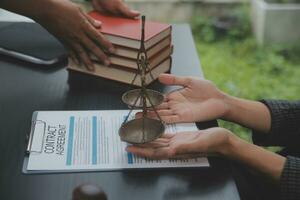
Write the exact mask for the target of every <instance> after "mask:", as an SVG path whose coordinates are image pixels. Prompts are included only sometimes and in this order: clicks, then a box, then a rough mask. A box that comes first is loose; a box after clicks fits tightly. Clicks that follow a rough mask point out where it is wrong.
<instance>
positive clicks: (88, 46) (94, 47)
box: [82, 37, 110, 66]
mask: <svg viewBox="0 0 300 200" xmlns="http://www.w3.org/2000/svg"><path fill="white" fill-rule="evenodd" d="M82 44H83V45H84V46H85V48H86V49H88V50H89V51H90V52H91V53H92V54H94V55H95V56H96V57H97V58H98V60H99V61H101V62H103V63H104V65H105V66H108V65H110V61H109V59H108V57H107V56H106V55H105V53H104V52H103V51H102V50H101V49H100V47H99V46H97V45H96V44H95V43H94V42H93V41H91V40H90V39H89V38H88V37H86V38H82Z"/></svg>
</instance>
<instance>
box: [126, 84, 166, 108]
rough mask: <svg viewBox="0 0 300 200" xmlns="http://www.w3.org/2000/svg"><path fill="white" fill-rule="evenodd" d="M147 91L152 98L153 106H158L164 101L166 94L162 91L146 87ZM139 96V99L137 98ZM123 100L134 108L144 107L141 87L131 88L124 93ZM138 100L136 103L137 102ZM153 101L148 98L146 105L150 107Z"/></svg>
mask: <svg viewBox="0 0 300 200" xmlns="http://www.w3.org/2000/svg"><path fill="white" fill-rule="evenodd" d="M146 92H147V94H148V97H149V98H150V100H151V103H152V104H153V106H158V105H159V104H161V103H162V102H163V101H164V95H163V94H162V93H160V92H157V91H155V90H150V89H146ZM137 98H138V99H137ZM122 101H123V102H124V103H125V104H127V105H128V106H130V107H133V108H142V107H143V101H142V98H141V89H135V90H130V91H128V92H126V93H125V94H123V96H122ZM135 102H136V104H135ZM151 103H150V102H149V99H148V98H146V107H147V108H150V107H151Z"/></svg>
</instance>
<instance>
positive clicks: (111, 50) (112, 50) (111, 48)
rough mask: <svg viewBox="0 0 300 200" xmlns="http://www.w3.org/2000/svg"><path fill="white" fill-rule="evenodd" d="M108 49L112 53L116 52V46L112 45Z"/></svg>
mask: <svg viewBox="0 0 300 200" xmlns="http://www.w3.org/2000/svg"><path fill="white" fill-rule="evenodd" d="M108 51H109V52H110V53H115V52H116V49H115V48H114V47H110V48H109V49H108Z"/></svg>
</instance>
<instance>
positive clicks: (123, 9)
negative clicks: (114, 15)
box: [118, 2, 140, 18]
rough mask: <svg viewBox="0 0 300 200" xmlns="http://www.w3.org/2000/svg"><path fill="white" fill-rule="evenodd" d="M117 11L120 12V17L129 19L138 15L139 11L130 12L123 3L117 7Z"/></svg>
mask: <svg viewBox="0 0 300 200" xmlns="http://www.w3.org/2000/svg"><path fill="white" fill-rule="evenodd" d="M118 11H119V12H120V14H121V15H123V16H125V17H129V18H135V17H138V16H139V15H140V12H139V11H136V10H131V9H130V8H129V7H128V6H127V5H126V4H125V3H123V2H122V3H121V4H120V6H119V7H118Z"/></svg>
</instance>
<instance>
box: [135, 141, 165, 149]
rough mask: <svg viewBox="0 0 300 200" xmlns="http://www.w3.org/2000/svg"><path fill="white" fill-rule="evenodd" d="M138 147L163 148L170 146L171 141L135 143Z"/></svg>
mask: <svg viewBox="0 0 300 200" xmlns="http://www.w3.org/2000/svg"><path fill="white" fill-rule="evenodd" d="M134 146H136V147H139V148H161V147H168V146H170V145H169V143H166V142H157V141H155V142H149V143H145V144H136V145H134Z"/></svg>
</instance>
